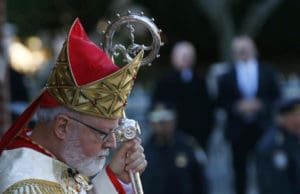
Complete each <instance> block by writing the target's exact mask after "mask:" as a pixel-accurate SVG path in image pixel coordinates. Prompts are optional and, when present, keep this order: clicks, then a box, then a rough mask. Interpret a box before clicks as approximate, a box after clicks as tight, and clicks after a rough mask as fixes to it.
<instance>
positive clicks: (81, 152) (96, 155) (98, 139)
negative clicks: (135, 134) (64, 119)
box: [62, 115, 118, 176]
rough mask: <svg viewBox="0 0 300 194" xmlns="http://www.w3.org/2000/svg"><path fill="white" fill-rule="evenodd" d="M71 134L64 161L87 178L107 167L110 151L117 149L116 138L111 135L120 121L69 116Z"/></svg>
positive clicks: (63, 155)
mask: <svg viewBox="0 0 300 194" xmlns="http://www.w3.org/2000/svg"><path fill="white" fill-rule="evenodd" d="M68 119H69V122H70V125H69V126H70V127H71V128H72V129H71V132H70V133H69V135H68V137H67V138H66V141H65V146H64V148H63V151H62V157H63V159H64V161H65V162H66V163H67V164H68V165H70V166H71V167H73V168H75V169H77V170H78V171H79V172H80V173H82V174H84V175H86V176H92V175H94V174H96V173H97V172H99V171H100V170H101V169H102V168H103V167H104V165H105V162H106V157H107V156H108V154H109V149H112V148H115V147H116V138H115V135H114V134H113V133H110V132H111V131H112V130H113V129H114V128H115V127H116V126H117V124H118V120H117V119H114V120H107V119H102V118H98V117H94V116H86V115H83V116H81V117H80V118H73V117H70V116H68Z"/></svg>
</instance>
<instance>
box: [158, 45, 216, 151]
mask: <svg viewBox="0 0 300 194" xmlns="http://www.w3.org/2000/svg"><path fill="white" fill-rule="evenodd" d="M171 62H172V69H170V70H169V71H167V72H165V73H164V74H163V75H162V76H161V77H160V79H159V80H158V82H157V83H156V85H155V88H154V91H153V96H152V104H156V103H159V102H167V103H168V104H172V105H173V106H174V107H175V109H176V111H177V113H178V117H177V119H178V128H179V129H182V130H185V132H187V133H189V134H190V135H192V136H194V137H195V138H196V139H197V141H198V142H199V143H200V144H201V146H202V147H204V148H205V147H206V144H207V140H208V137H209V134H210V132H211V130H212V127H213V119H214V117H213V103H212V100H211V98H210V95H209V93H208V89H207V85H206V80H205V79H204V78H203V77H201V76H200V75H199V74H198V73H197V71H196V70H195V68H194V65H195V63H196V49H195V47H194V46H193V45H192V44H191V43H190V42H187V41H181V42H177V43H176V44H175V45H174V47H173V49H172V53H171Z"/></svg>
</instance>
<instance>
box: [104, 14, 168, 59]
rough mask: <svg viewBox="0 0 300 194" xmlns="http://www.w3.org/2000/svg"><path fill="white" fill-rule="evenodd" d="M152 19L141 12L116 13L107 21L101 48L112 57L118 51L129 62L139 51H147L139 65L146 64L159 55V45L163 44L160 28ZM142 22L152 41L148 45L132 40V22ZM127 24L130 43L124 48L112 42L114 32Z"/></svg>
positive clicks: (116, 54)
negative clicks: (113, 17) (112, 19)
mask: <svg viewBox="0 0 300 194" xmlns="http://www.w3.org/2000/svg"><path fill="white" fill-rule="evenodd" d="M153 21H154V19H149V18H148V17H146V16H144V15H143V13H141V14H140V15H136V14H132V13H131V12H130V11H128V15H124V16H120V14H117V19H116V20H114V21H112V22H110V21H109V22H108V27H107V29H106V30H105V31H104V34H103V45H102V46H103V49H104V50H105V51H106V52H107V53H108V54H109V55H110V56H112V57H114V56H118V55H119V54H120V53H121V54H123V55H124V56H125V59H124V60H125V61H127V62H130V61H132V60H133V58H134V57H135V56H136V55H137V54H138V53H139V51H141V50H144V51H149V53H148V54H147V55H145V56H144V58H143V60H142V62H141V65H148V64H151V62H152V61H153V60H154V59H155V58H158V57H159V54H158V53H159V49H160V46H162V45H163V43H162V42H161V38H160V33H161V30H160V29H158V28H157V26H156V25H155V24H154V23H153ZM135 23H138V24H142V25H143V26H145V27H146V28H147V29H148V31H149V32H150V33H151V36H152V43H151V45H149V46H146V45H144V44H138V43H136V42H134V24H135ZM123 25H127V27H128V28H129V30H130V31H131V34H130V39H131V44H130V45H129V46H128V47H127V48H126V47H125V46H124V45H123V44H113V38H114V35H115V32H116V31H117V30H119V29H120V27H121V26H123Z"/></svg>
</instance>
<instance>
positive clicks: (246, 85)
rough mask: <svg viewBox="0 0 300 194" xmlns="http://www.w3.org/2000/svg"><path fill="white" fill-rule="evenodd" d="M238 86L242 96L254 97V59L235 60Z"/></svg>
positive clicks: (255, 89) (256, 74) (255, 73)
mask: <svg viewBox="0 0 300 194" xmlns="http://www.w3.org/2000/svg"><path fill="white" fill-rule="evenodd" d="M235 68H236V72H237V82H238V88H239V90H240V91H241V93H242V95H243V97H245V98H254V97H255V96H256V93H257V89H258V63H257V61H256V60H255V59H251V60H248V61H237V62H236V66H235Z"/></svg>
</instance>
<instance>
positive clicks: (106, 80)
mask: <svg viewBox="0 0 300 194" xmlns="http://www.w3.org/2000/svg"><path fill="white" fill-rule="evenodd" d="M140 59H141V55H138V56H137V58H136V59H135V60H133V62H131V63H129V64H128V65H126V66H124V67H123V68H119V67H118V66H116V65H115V64H114V63H113V62H112V61H111V60H110V59H109V57H108V56H107V55H106V54H105V53H104V52H103V51H102V50H101V49H100V48H98V47H97V46H96V45H95V44H94V43H92V42H91V41H90V40H89V39H88V37H87V35H86V33H85V31H84V29H83V27H82V25H81V23H80V21H79V20H78V19H76V20H75V22H74V24H73V25H72V27H71V30H70V32H69V35H68V38H67V40H66V43H65V44H64V46H63V48H62V50H61V53H60V55H59V56H58V60H57V62H56V64H55V67H54V69H53V71H52V73H51V75H50V77H49V79H48V82H47V84H46V87H45V90H44V91H43V92H42V93H41V95H39V96H38V97H37V98H36V100H35V101H34V102H33V103H32V104H31V105H30V106H29V107H28V108H27V110H26V111H25V112H24V113H23V114H22V115H21V116H20V118H19V119H18V120H17V121H16V122H15V123H14V124H13V126H12V127H11V128H10V129H9V130H8V131H7V133H6V134H5V135H4V136H3V138H2V139H1V142H0V154H1V155H0V193H16V192H17V193H95V194H97V193H103V194H116V193H122V194H123V193H132V192H133V190H132V187H131V184H130V177H129V173H128V172H129V171H132V172H143V171H144V169H145V168H146V165H147V161H146V160H145V156H144V151H143V148H142V146H141V140H140V139H139V138H135V139H133V140H130V141H127V142H124V143H122V144H121V145H120V146H119V147H118V148H117V149H116V152H115V153H114V155H113V156H112V159H111V161H110V162H109V164H107V165H106V157H107V156H108V155H109V150H110V149H115V148H116V147H117V146H116V136H115V134H114V132H115V130H116V129H117V128H118V123H119V119H120V118H121V116H122V113H123V109H124V106H125V104H126V99H127V97H128V95H129V93H130V91H131V88H132V86H133V82H134V79H135V76H136V74H137V71H138V69H139V63H140ZM37 109H38V110H37ZM36 110H37V117H38V121H37V123H36V126H35V127H34V129H33V130H30V129H26V128H25V127H26V124H27V123H28V122H29V121H30V119H31V117H32V115H33V114H34V113H35V112H36ZM105 165H106V166H105Z"/></svg>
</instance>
